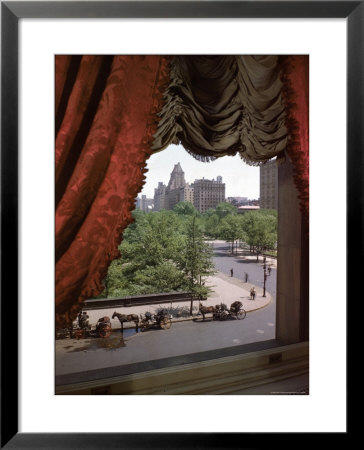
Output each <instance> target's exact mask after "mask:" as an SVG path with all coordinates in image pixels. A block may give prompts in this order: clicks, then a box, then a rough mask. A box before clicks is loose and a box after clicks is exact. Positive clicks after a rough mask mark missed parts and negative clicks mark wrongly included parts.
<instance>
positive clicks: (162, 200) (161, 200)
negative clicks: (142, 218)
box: [153, 181, 167, 211]
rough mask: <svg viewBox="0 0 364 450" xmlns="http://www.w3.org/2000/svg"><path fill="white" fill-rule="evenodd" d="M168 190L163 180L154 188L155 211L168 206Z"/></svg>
mask: <svg viewBox="0 0 364 450" xmlns="http://www.w3.org/2000/svg"><path fill="white" fill-rule="evenodd" d="M166 190H167V186H166V185H165V184H164V183H162V182H161V181H160V182H159V183H158V187H157V188H155V189H154V208H153V210H154V211H161V210H162V209H167V208H166Z"/></svg>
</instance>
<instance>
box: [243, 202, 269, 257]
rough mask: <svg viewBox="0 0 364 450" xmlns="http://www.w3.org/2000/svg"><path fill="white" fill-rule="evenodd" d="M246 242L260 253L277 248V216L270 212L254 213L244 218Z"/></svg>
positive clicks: (249, 213) (245, 215)
mask: <svg viewBox="0 0 364 450" xmlns="http://www.w3.org/2000/svg"><path fill="white" fill-rule="evenodd" d="M243 227H244V231H245V234H246V239H245V240H246V242H247V243H248V244H249V245H251V246H252V247H255V248H256V249H257V250H258V251H261V250H262V249H266V248H268V249H270V248H275V244H276V242H277V229H278V222H277V215H276V214H270V213H269V212H265V211H264V212H260V211H259V212H258V211H252V212H248V213H245V214H244V216H243Z"/></svg>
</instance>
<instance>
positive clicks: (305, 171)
mask: <svg viewBox="0 0 364 450" xmlns="http://www.w3.org/2000/svg"><path fill="white" fill-rule="evenodd" d="M282 68H283V70H282V81H283V86H284V89H283V97H284V102H285V106H286V114H287V117H286V124H287V129H288V133H289V140H288V143H287V154H288V155H289V157H290V159H291V160H292V163H293V178H294V181H295V184H296V187H297V190H298V198H299V199H300V209H301V212H302V215H303V218H304V220H305V222H306V225H307V227H308V217H309V57H308V55H299V56H298V55H293V56H287V57H284V58H283V61H282Z"/></svg>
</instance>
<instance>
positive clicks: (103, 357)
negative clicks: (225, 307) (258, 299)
mask: <svg viewBox="0 0 364 450" xmlns="http://www.w3.org/2000/svg"><path fill="white" fill-rule="evenodd" d="M226 249H227V245H226V244H215V252H216V255H215V264H216V267H217V268H218V270H220V271H222V272H224V273H226V274H230V268H231V267H233V270H234V275H237V274H239V273H240V274H241V276H243V275H244V272H248V274H249V281H250V282H252V283H253V284H256V285H257V286H259V282H261V277H262V274H263V269H262V267H261V266H260V265H259V264H256V263H255V262H251V261H245V262H244V261H242V260H241V259H239V258H237V257H235V256H229V255H227V254H226V252H225V250H226ZM275 278H276V270H275V269H272V274H271V276H270V278H268V285H267V286H268V287H267V290H268V291H269V292H270V293H271V294H272V301H271V303H270V304H269V305H268V306H266V307H264V308H263V309H260V310H257V311H252V312H249V313H248V314H247V316H246V318H245V319H244V320H239V321H238V320H236V321H235V320H234V321H226V322H215V321H212V320H210V321H206V322H201V321H194V322H191V321H187V322H181V323H174V324H173V325H172V327H171V328H170V329H169V330H150V331H147V332H145V333H138V334H137V335H135V334H133V335H129V336H128V333H129V331H128V332H126V331H125V332H124V339H122V338H121V334H120V333H113V336H112V337H111V338H109V339H107V340H106V339H105V340H103V339H88V340H85V341H82V342H80V341H74V340H66V341H57V352H56V374H57V375H62V374H68V373H75V372H81V371H86V370H93V369H99V368H104V367H112V366H117V365H125V364H132V363H137V362H141V361H145V360H155V359H159V358H167V357H170V356H178V355H184V354H188V353H197V352H202V351H207V350H213V349H216V348H224V347H231V346H234V345H242V344H249V343H252V342H258V341H263V340H269V339H274V338H275ZM260 285H261V284H260Z"/></svg>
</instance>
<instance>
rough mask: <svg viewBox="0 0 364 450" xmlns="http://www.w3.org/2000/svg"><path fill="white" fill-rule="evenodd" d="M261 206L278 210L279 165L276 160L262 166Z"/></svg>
mask: <svg viewBox="0 0 364 450" xmlns="http://www.w3.org/2000/svg"><path fill="white" fill-rule="evenodd" d="M260 208H261V209H263V208H264V209H276V210H278V167H277V163H276V160H273V161H268V162H267V163H265V164H262V165H261V166H260Z"/></svg>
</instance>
